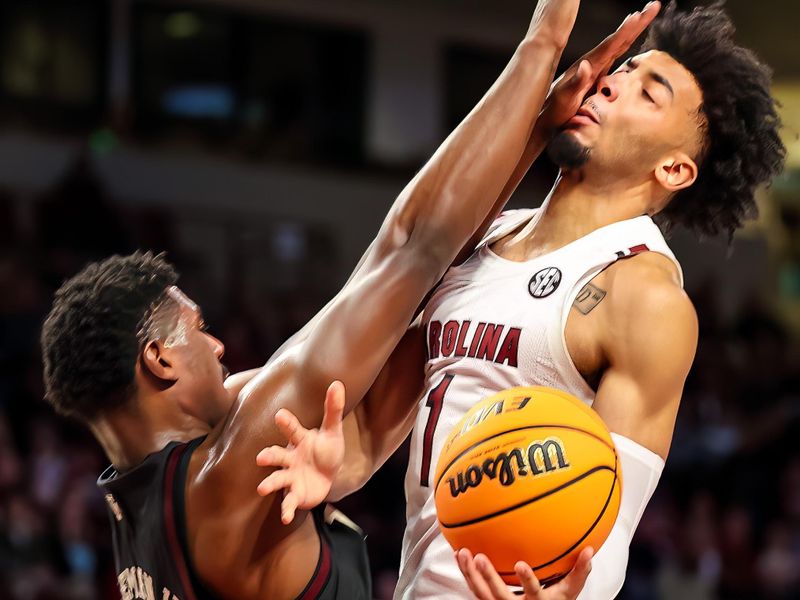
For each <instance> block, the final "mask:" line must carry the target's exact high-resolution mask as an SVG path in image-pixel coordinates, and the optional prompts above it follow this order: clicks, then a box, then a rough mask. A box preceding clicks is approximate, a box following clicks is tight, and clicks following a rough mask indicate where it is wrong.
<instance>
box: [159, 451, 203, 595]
mask: <svg viewBox="0 0 800 600" xmlns="http://www.w3.org/2000/svg"><path fill="white" fill-rule="evenodd" d="M188 447H189V445H188V444H181V445H180V446H176V447H175V448H174V449H173V450H172V453H171V454H170V455H169V460H168V462H167V471H166V474H165V475H164V524H165V525H166V528H167V541H168V543H169V549H170V553H171V554H172V562H173V563H175V567H176V568H177V570H178V577H179V578H180V580H181V585H182V586H183V591H184V593H185V594H186V600H196V596H195V595H194V588H193V587H192V581H191V579H190V578H189V570H188V569H187V567H186V561H185V557H184V555H183V551H182V550H181V544H180V542H179V541H178V528H177V525H176V522H175V506H174V505H173V490H174V488H175V471H177V469H178V463H179V462H180V460H181V456H183V453H184V452H186V448H188Z"/></svg>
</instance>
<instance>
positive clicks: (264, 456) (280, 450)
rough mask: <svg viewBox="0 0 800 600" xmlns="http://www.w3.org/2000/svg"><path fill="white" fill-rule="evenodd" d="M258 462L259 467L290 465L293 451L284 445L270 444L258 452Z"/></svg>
mask: <svg viewBox="0 0 800 600" xmlns="http://www.w3.org/2000/svg"><path fill="white" fill-rule="evenodd" d="M256 464H257V465H258V466H259V467H290V466H291V465H292V452H291V451H290V450H287V449H286V448H284V447H282V446H270V447H269V448H264V449H263V450H262V451H261V452H259V453H258V455H257V456H256Z"/></svg>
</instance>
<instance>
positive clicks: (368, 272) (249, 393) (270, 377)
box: [187, 0, 579, 589]
mask: <svg viewBox="0 0 800 600" xmlns="http://www.w3.org/2000/svg"><path fill="white" fill-rule="evenodd" d="M578 4H579V2H578V0H539V2H538V4H537V8H536V14H535V15H534V19H533V22H532V25H531V29H530V31H529V32H528V35H527V36H526V38H525V39H524V40H523V41H522V42H521V43H520V45H519V46H518V48H517V51H516V52H515V53H514V56H513V58H512V59H511V61H510V63H509V65H508V67H507V68H506V69H505V70H504V72H503V73H502V75H501V76H500V78H499V79H498V81H497V82H496V83H495V85H494V86H493V87H492V88H491V89H490V90H489V92H488V93H487V94H486V96H485V97H484V98H483V99H482V100H481V102H480V103H479V104H478V106H477V107H476V108H475V109H474V110H473V111H472V112H471V113H470V115H469V116H468V117H467V118H466V119H465V120H464V122H463V123H462V124H461V125H459V127H458V128H457V129H456V130H455V131H454V132H453V133H452V134H451V135H450V136H449V137H448V138H447V140H446V141H445V142H444V143H443V145H442V146H441V148H439V150H438V151H437V152H436V153H435V154H434V156H433V157H432V158H431V159H430V161H429V162H428V163H427V164H426V165H425V167H424V168H423V169H422V170H421V171H420V173H419V174H418V175H417V176H416V177H415V178H414V179H413V180H412V181H411V183H410V184H409V185H408V186H407V187H406V188H405V189H404V190H403V192H402V193H401V194H400V196H399V197H398V199H397V201H396V202H395V203H394V205H393V206H392V208H391V210H390V211H389V214H388V216H387V217H386V220H385V221H384V223H383V225H382V226H381V229H380V231H379V233H378V235H377V238H376V239H375V241H374V243H373V246H372V249H371V251H370V252H369V253H368V254H367V256H366V258H365V260H364V263H363V265H362V267H361V269H359V271H358V272H357V273H356V274H355V276H354V277H353V278H352V280H351V281H350V282H349V284H348V285H347V286H346V288H345V289H344V290H342V292H341V293H340V294H338V295H337V297H336V298H335V299H334V300H333V301H332V303H331V304H330V305H329V306H328V307H327V309H326V310H325V311H324V312H323V313H322V314H321V315H320V318H319V320H318V322H317V323H316V325H315V326H314V327H313V328H312V329H311V330H310V331H308V332H307V337H306V338H305V340H304V341H303V342H302V343H298V344H296V345H293V346H292V347H291V348H288V349H287V350H285V351H284V352H283V353H282V354H281V355H280V356H278V357H277V358H276V359H275V360H274V361H271V362H270V363H268V364H267V365H265V367H264V368H263V369H262V370H261V371H260V372H259V373H258V374H257V375H256V376H255V377H254V378H253V379H252V380H250V382H249V383H248V384H247V385H246V386H245V387H244V388H243V390H242V391H241V393H240V394H239V396H238V398H237V400H236V403H235V404H234V406H233V407H232V409H231V410H230V412H229V414H228V418H227V419H226V421H225V422H224V423H223V424H221V426H219V427H217V428H216V429H215V430H214V431H213V432H212V433H211V434H210V435H209V436H208V438H207V439H206V440H205V442H204V443H203V444H202V445H201V446H200V447H199V448H198V450H197V451H196V456H197V458H196V459H195V458H194V457H193V463H192V464H198V465H201V466H199V467H198V469H199V470H198V471H194V472H192V471H190V475H191V476H192V482H191V483H190V484H188V485H187V507H189V513H190V514H189V517H188V518H189V519H190V520H191V518H192V515H195V516H196V518H197V519H201V518H202V519H203V523H204V527H203V528H202V531H197V532H195V534H194V536H193V537H192V539H190V544H191V545H192V553H193V555H194V556H195V558H196V559H197V560H198V562H200V563H201V565H200V567H199V568H200V569H201V571H203V572H204V573H208V574H212V573H213V574H214V579H217V578H219V579H218V581H217V583H220V584H221V583H224V581H225V575H224V573H225V568H224V565H222V564H221V563H220V561H219V558H220V552H219V549H220V547H221V546H222V545H223V544H224V545H225V546H226V547H227V548H229V549H230V554H229V555H228V556H227V560H229V561H231V560H235V563H231V564H239V565H241V566H243V567H245V568H249V567H253V569H254V570H253V571H252V573H253V575H252V577H253V578H255V577H257V576H258V572H261V571H260V570H258V571H256V570H255V569H256V567H257V565H261V566H262V567H263V556H264V552H267V551H270V550H271V549H274V548H279V547H281V541H282V540H286V539H287V536H288V535H290V534H291V533H292V531H294V528H283V527H282V526H281V525H280V522H279V520H278V519H279V516H280V515H279V510H278V507H277V506H276V505H275V502H274V500H275V499H274V495H273V496H272V497H269V498H265V499H260V498H258V496H256V495H255V494H254V493H253V491H254V490H255V489H256V487H257V485H258V483H259V481H260V479H261V478H262V477H263V472H262V471H261V470H260V469H258V468H257V466H256V464H255V460H254V457H255V456H256V455H257V453H258V451H259V450H260V449H261V448H263V447H264V446H267V445H270V444H274V443H283V438H282V436H281V435H280V433H279V431H278V429H277V428H276V425H275V423H274V420H273V417H274V415H275V413H276V411H277V410H278V409H279V408H281V407H285V408H290V409H291V410H292V412H294V413H295V414H296V415H297V417H298V418H299V419H300V422H301V423H303V424H304V425H306V426H315V425H319V423H320V422H321V421H322V415H323V402H322V399H323V398H324V396H325V390H326V388H327V387H328V385H329V384H330V382H331V381H333V380H336V379H338V380H341V381H342V382H343V383H344V384H345V387H346V389H347V405H346V406H345V411H348V410H349V409H351V408H352V406H353V405H354V404H355V403H356V402H357V401H358V400H359V399H360V398H361V397H363V396H364V394H365V393H366V392H367V390H368V389H369V388H370V386H371V385H372V383H373V382H374V380H375V379H376V377H377V376H378V374H379V372H380V370H381V368H382V367H383V365H384V363H385V362H386V360H387V359H388V357H389V355H390V354H391V352H392V350H393V349H394V347H395V346H396V344H397V343H398V342H399V341H400V339H401V337H402V336H403V334H404V333H405V331H406V329H407V328H408V325H409V323H410V322H411V320H412V318H413V315H414V312H415V311H416V310H417V307H418V306H419V304H420V302H421V301H422V299H423V297H424V296H425V294H427V292H428V291H429V289H430V288H431V287H432V286H433V285H434V284H435V283H436V282H437V281H438V280H439V278H440V277H441V275H442V274H443V273H444V271H445V270H446V269H447V267H448V266H449V265H450V263H451V262H452V261H453V259H454V258H455V256H456V254H457V253H458V251H459V250H460V248H461V247H462V246H463V245H464V243H466V241H467V240H468V238H469V237H470V236H471V235H472V234H473V233H474V232H475V231H476V229H477V228H478V227H479V225H480V224H481V223H482V222H483V220H484V219H485V218H486V216H487V214H488V212H489V210H490V208H491V206H492V205H493V204H494V202H495V200H496V198H497V197H498V195H499V194H500V192H501V190H502V188H503V186H504V185H505V184H506V182H507V181H508V179H509V177H510V175H511V171H512V170H513V168H514V165H516V163H517V162H518V160H519V157H520V156H521V155H522V152H523V150H524V148H525V145H526V143H527V141H528V139H529V138H530V134H531V131H532V128H533V123H534V121H535V119H536V117H537V116H538V114H539V112H540V110H541V107H542V104H543V102H544V98H545V96H546V93H547V89H548V86H549V84H550V81H551V80H552V77H553V71H554V69H555V66H556V64H557V62H558V58H559V56H560V54H561V51H562V50H563V47H564V45H565V44H566V40H567V37H568V34H569V32H570V31H571V29H572V25H573V23H574V19H575V16H576V13H577V8H578ZM218 515H224V516H225V519H224V521H223V520H222V519H219V518H217V516H218ZM196 522H197V521H196ZM304 522H305V520H301V523H299V524H297V525H296V526H297V527H302V526H303V523H304ZM267 524H269V525H271V526H269V527H265V525H267ZM287 543H288V542H287ZM275 552H277V551H275ZM275 552H273V553H272V554H270V557H271V558H272V559H274V560H279V559H280V558H281V556H278V555H277V554H275ZM273 554H275V555H274V556H273ZM257 556H261V557H262V558H261V559H258V560H256V558H255V557H257ZM201 559H202V560H201ZM259 561H260V562H259ZM264 572H266V571H264ZM252 585H253V586H254V587H253V588H252V589H255V586H256V583H253V584H252ZM242 586H243V587H248V589H251V588H250V584H249V583H244V582H243V583H242Z"/></svg>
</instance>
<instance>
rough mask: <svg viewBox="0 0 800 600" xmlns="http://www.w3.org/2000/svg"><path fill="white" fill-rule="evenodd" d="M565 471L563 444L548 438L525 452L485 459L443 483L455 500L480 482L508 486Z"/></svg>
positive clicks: (565, 459)
mask: <svg viewBox="0 0 800 600" xmlns="http://www.w3.org/2000/svg"><path fill="white" fill-rule="evenodd" d="M567 467H569V463H568V462H567V457H566V453H565V451H564V443H563V442H562V441H561V440H560V439H558V438H548V439H546V440H543V441H536V442H533V443H532V444H530V445H529V446H528V448H527V452H525V451H524V449H523V448H514V449H513V450H512V451H511V452H501V453H500V454H498V455H497V456H495V457H492V458H487V459H486V460H484V461H483V463H481V464H480V465H470V466H468V467H467V469H466V470H465V471H462V472H460V473H457V474H456V476H455V477H450V478H448V479H447V483H448V484H449V486H450V494H451V496H452V497H453V498H456V497H457V496H459V495H460V494H463V493H465V492H466V491H467V490H469V489H470V488H476V487H478V486H479V485H480V484H481V482H482V481H483V480H484V478H487V479H490V480H493V479H497V480H498V481H499V482H500V484H501V485H503V486H509V485H512V484H513V483H514V482H515V481H516V480H517V477H526V476H528V475H531V476H532V477H536V476H539V475H546V474H548V473H552V472H553V471H559V470H561V469H566V468H567Z"/></svg>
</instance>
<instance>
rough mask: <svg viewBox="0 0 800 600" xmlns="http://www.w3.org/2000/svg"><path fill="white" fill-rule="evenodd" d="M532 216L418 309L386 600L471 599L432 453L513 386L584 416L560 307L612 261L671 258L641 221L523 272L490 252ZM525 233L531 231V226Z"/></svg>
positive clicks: (519, 221) (508, 219) (452, 274)
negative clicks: (416, 394) (421, 368)
mask: <svg viewBox="0 0 800 600" xmlns="http://www.w3.org/2000/svg"><path fill="white" fill-rule="evenodd" d="M540 215H541V209H538V210H537V209H528V210H517V211H509V212H506V213H504V214H503V215H501V216H500V218H499V219H497V220H496V221H495V223H494V224H493V225H492V228H491V229H490V231H489V233H488V235H487V236H486V238H485V239H484V241H483V242H482V243H481V244H480V245H479V246H478V249H477V250H476V251H475V252H474V253H473V255H472V256H471V257H470V258H469V259H468V260H467V261H466V262H465V263H463V264H462V265H460V266H457V267H452V268H451V269H450V270H449V271H448V272H447V274H446V275H445V277H444V279H443V280H442V282H441V284H440V285H439V287H438V288H437V289H436V291H435V292H434V294H433V295H432V296H431V299H430V301H429V302H428V304H427V306H426V307H425V311H424V313H423V322H424V325H425V328H426V334H427V349H428V361H427V363H426V365H425V392H424V394H423V396H422V398H421V400H420V407H419V414H418V415H417V421H416V424H415V427H414V432H413V434H412V438H411V455H410V458H409V463H408V471H407V473H406V479H405V490H406V501H407V509H406V530H405V535H404V536H403V553H402V558H401V564H400V578H399V582H398V585H397V589H396V590H395V599H396V600H397V599H399V598H402V599H419V598H439V599H441V598H471V597H472V596H471V593H470V592H469V588H468V587H467V585H466V582H465V581H464V577H463V576H462V574H461V571H460V570H459V569H458V565H457V564H456V561H455V558H454V557H453V549H452V548H451V547H450V546H449V544H448V543H447V541H446V540H445V539H444V537H443V536H442V535H441V533H440V532H439V528H438V524H437V521H436V508H435V506H434V501H433V493H432V488H431V482H432V481H433V478H434V476H435V473H434V470H435V469H436V463H437V460H438V457H439V453H440V452H441V449H442V445H443V443H444V441H445V439H446V438H447V436H448V435H449V433H450V431H451V430H452V428H453V427H454V426H455V425H456V423H457V422H458V421H459V420H460V419H461V418H462V417H463V416H464V414H465V413H466V412H467V411H468V410H469V409H470V408H471V407H472V406H473V405H474V404H475V403H476V402H478V401H480V400H481V399H483V398H485V397H486V396H489V395H491V394H494V393H497V392H499V391H501V390H504V389H507V388H511V387H515V386H520V385H542V386H547V387H554V388H558V389H561V390H564V391H567V392H569V393H571V394H573V395H575V396H577V397H578V398H580V399H582V400H583V401H584V402H586V403H587V404H589V405H590V406H591V404H592V402H593V400H594V391H593V390H592V389H591V388H590V387H589V386H588V385H587V384H586V382H585V381H584V379H583V377H582V376H581V375H580V373H579V372H578V371H577V369H576V368H575V365H574V364H573V362H572V360H571V358H570V356H569V354H568V353H567V348H566V343H565V339H564V329H565V326H566V323H567V317H568V316H569V313H570V307H571V306H572V304H573V302H574V301H575V299H576V297H577V295H578V293H579V292H580V291H581V289H582V288H583V287H584V286H585V285H586V283H588V282H589V281H590V280H591V279H592V278H594V277H595V276H596V275H597V274H598V273H600V271H602V270H603V269H605V268H606V267H607V266H609V265H610V264H611V263H613V262H614V261H616V260H618V259H620V258H625V257H627V256H631V255H633V254H637V253H640V252H645V251H654V252H659V253H661V254H664V255H666V256H667V257H669V258H670V259H671V260H672V261H673V262H675V264H676V265H677V267H678V270H679V272H680V265H678V262H677V260H676V259H675V256H674V255H673V254H672V252H671V251H670V249H669V247H668V246H667V244H666V242H665V241H664V238H663V236H662V235H661V232H660V231H659V229H658V227H657V226H656V225H655V224H654V223H653V221H652V220H651V219H650V217H647V216H641V217H637V218H634V219H629V220H627V221H621V222H618V223H613V224H611V225H607V226H605V227H601V228H600V229H597V230H595V231H593V232H592V233H590V234H588V235H586V236H584V237H582V238H580V239H578V240H575V241H574V242H572V243H570V244H567V245H566V246H564V247H562V248H559V249H558V250H555V251H554V252H551V253H549V254H545V255H542V256H538V257H536V258H534V259H532V260H529V261H526V262H515V261H510V260H507V259H504V258H502V257H500V256H498V255H497V254H495V253H494V252H493V251H492V250H491V249H490V247H489V246H490V244H492V243H494V242H495V241H497V240H499V239H501V238H503V237H505V236H506V235H508V234H509V233H511V232H513V231H515V230H517V229H519V228H520V227H521V226H522V225H524V224H526V223H529V222H531V220H533V219H535V220H538V218H539V217H540ZM534 226H535V224H534Z"/></svg>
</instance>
